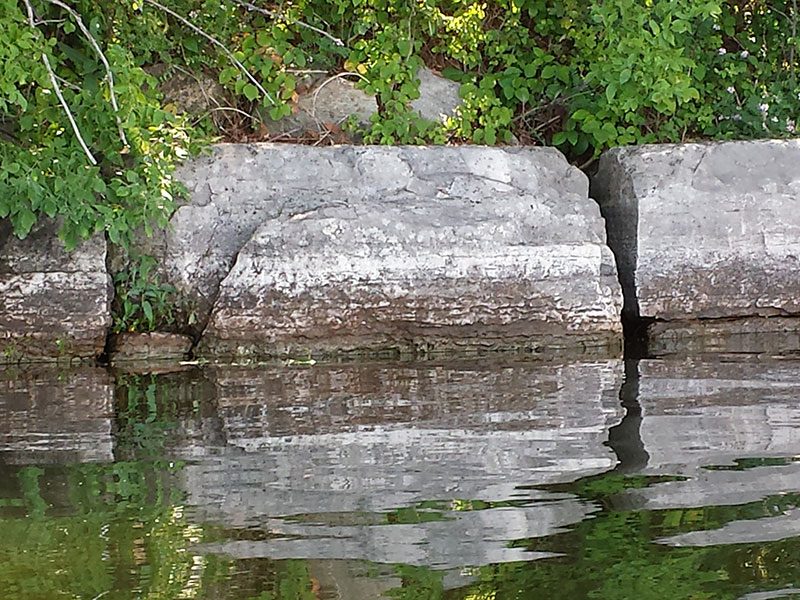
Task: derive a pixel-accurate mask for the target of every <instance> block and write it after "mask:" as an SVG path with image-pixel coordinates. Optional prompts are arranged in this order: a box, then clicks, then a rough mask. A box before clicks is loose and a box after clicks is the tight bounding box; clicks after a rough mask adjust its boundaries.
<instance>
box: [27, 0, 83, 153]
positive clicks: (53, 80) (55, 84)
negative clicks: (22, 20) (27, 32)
mask: <svg viewBox="0 0 800 600" xmlns="http://www.w3.org/2000/svg"><path fill="white" fill-rule="evenodd" d="M23 2H24V3H25V8H26V9H27V11H28V23H29V24H30V26H31V27H32V28H33V29H36V17H35V15H34V14H33V6H31V3H30V0H23ZM42 62H43V63H44V67H45V69H47V74H48V75H49V76H50V82H51V83H52V84H53V91H54V92H55V93H56V96H58V101H59V102H60V103H61V107H62V108H63V109H64V112H65V113H66V114H67V119H69V123H70V125H71V126H72V131H73V132H75V137H77V138H78V142H79V143H80V145H81V148H83V151H84V153H85V154H86V158H87V159H88V160H89V162H90V163H91V164H93V165H96V164H97V159H96V158H95V157H94V154H92V151H91V150H89V146H87V145H86V142H85V141H84V140H83V136H82V135H81V130H80V129H79V128H78V124H77V123H76V122H75V117H74V116H72V111H71V110H70V109H69V104H67V101H66V100H65V99H64V94H62V93H61V87H60V86H59V85H58V79H57V78H56V74H55V72H54V71H53V67H52V66H51V65H50V58H49V57H48V56H47V52H42Z"/></svg>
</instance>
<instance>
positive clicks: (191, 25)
mask: <svg viewBox="0 0 800 600" xmlns="http://www.w3.org/2000/svg"><path fill="white" fill-rule="evenodd" d="M26 1H27V0H26ZM144 1H145V2H147V3H148V4H152V5H153V6H155V7H156V8H158V9H159V10H162V11H164V12H165V13H167V14H168V15H171V16H173V17H174V18H176V19H178V21H180V22H181V23H183V24H184V25H186V27H188V28H189V29H191V30H192V31H194V32H195V33H197V34H198V35H202V36H203V37H204V38H206V39H207V40H208V41H209V42H211V43H212V44H214V45H215V46H217V47H218V48H219V49H220V50H222V51H223V52H224V53H225V56H227V57H228V60H230V61H231V62H232V63H233V64H234V65H236V67H237V68H238V69H239V70H240V71H241V72H242V73H244V74H245V76H246V77H247V78H248V79H249V80H250V82H251V83H252V84H253V85H254V86H256V89H257V90H258V91H259V92H261V93H262V94H263V95H264V97H265V98H267V99H268V100H269V101H270V102H272V104H276V102H275V100H274V99H273V98H272V96H271V95H270V94H269V92H268V91H267V90H265V89H264V86H262V85H261V83H259V81H258V80H257V79H256V78H255V77H253V75H252V74H251V73H250V71H248V70H247V67H245V66H244V65H243V64H242V63H241V62H239V61H238V60H237V59H236V57H235V56H234V55H233V52H231V51H230V50H228V48H227V47H226V46H225V44H223V43H222V42H220V41H219V40H218V39H217V38H215V37H213V36H211V35H209V34H208V33H206V32H205V31H203V30H202V29H200V28H199V27H198V26H197V25H195V24H194V23H192V22H191V21H189V20H188V19H186V17H183V16H181V15H179V14H178V13H176V12H175V11H174V10H172V9H171V8H168V7H166V6H164V5H163V4H160V3H159V2H156V0H144Z"/></svg>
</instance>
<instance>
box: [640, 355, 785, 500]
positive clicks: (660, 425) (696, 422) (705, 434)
mask: <svg viewBox="0 0 800 600" xmlns="http://www.w3.org/2000/svg"><path fill="white" fill-rule="evenodd" d="M639 369H640V373H641V377H640V384H639V402H640V404H641V406H642V409H643V412H644V418H643V420H642V423H641V429H640V430H641V438H642V440H643V442H644V447H645V449H646V451H647V453H648V454H649V455H650V459H649V462H648V465H647V467H646V468H645V469H644V471H643V472H644V473H646V474H663V475H672V474H675V475H684V476H686V477H688V480H686V481H672V482H665V483H660V484H657V485H653V486H651V487H649V488H646V489H642V490H635V491H634V490H631V491H629V492H627V493H626V495H627V496H628V497H629V499H630V501H631V502H633V503H634V504H636V505H637V506H640V507H643V508H646V509H666V508H677V507H692V506H697V507H700V506H709V505H733V504H742V503H746V502H752V501H756V500H759V499H761V498H764V497H765V496H767V495H770V494H775V493H780V492H786V491H796V490H799V489H800V465H797V464H792V465H787V466H779V467H776V466H763V467H758V468H753V469H747V470H739V471H734V470H723V471H719V470H708V469H705V468H703V467H706V466H711V465H731V464H733V462H734V461H735V460H736V459H742V458H764V457H784V456H794V455H796V454H797V453H798V448H800V405H798V404H797V398H798V396H800V364H798V363H790V362H774V363H770V362H766V361H757V362H729V363H702V362H694V361H689V360H682V361H665V360H659V361H650V360H645V361H641V362H640V363H639Z"/></svg>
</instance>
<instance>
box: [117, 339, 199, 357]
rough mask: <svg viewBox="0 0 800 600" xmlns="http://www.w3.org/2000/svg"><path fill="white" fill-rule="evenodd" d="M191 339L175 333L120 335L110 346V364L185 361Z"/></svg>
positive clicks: (190, 345)
mask: <svg viewBox="0 0 800 600" xmlns="http://www.w3.org/2000/svg"><path fill="white" fill-rule="evenodd" d="M191 348H192V338H190V337H189V336H186V335H180V334H177V333H159V332H153V333H122V334H119V335H115V336H113V337H112V339H111V344H110V354H111V356H110V360H111V362H112V363H119V362H125V361H155V362H158V361H172V362H177V361H181V360H184V359H186V358H187V357H188V356H189V351H190V350H191Z"/></svg>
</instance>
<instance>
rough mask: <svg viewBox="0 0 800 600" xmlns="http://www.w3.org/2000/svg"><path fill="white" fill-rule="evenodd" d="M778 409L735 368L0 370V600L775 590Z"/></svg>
mask: <svg viewBox="0 0 800 600" xmlns="http://www.w3.org/2000/svg"><path fill="white" fill-rule="evenodd" d="M798 392H800V362H792V361H775V362H769V361H757V360H750V361H746V362H745V361H737V362H697V361H689V360H684V361H667V360H659V361H654V360H653V361H650V360H648V361H638V362H634V361H629V362H627V363H623V362H622V361H601V362H591V363H588V362H584V363H574V364H549V363H524V362H488V361H487V362H459V363H442V364H436V363H422V364H408V363H398V364H387V363H381V364H367V365H344V366H343V365H334V366H314V367H236V368H233V367H228V368H213V367H207V368H205V369H201V370H187V371H182V372H175V373H165V374H145V375H142V374H125V373H112V372H109V371H106V370H103V369H81V370H73V371H59V370H54V369H50V368H40V369H5V370H0V590H3V596H2V597H4V598H14V599H17V598H18V599H21V600H28V599H39V598H41V599H57V598H80V599H83V598H86V599H88V600H98V599H99V598H104V599H107V600H110V599H133V598H148V599H162V598H163V599H173V598H198V599H208V600H211V599H215V600H216V599H223V598H224V599H228V598H230V599H237V600H238V599H244V600H250V599H258V600H267V599H270V600H279V599H280V600H295V599H300V600H304V599H308V600H314V599H337V600H366V599H373V598H402V599H409V600H411V599H429V600H438V599H445V598H446V599H459V600H467V599H470V600H474V599H492V600H505V599H528V598H570V599H573V598H602V599H606V598H612V599H613V598H620V599H622V598H625V599H628V598H643V599H647V598H749V599H757V598H779V597H780V598H783V597H792V596H793V595H794V593H795V592H796V591H797V592H800V444H799V443H798V442H800V433H799V432H800V428H798V425H800V403H798V398H800V396H799V395H798ZM795 588H798V589H797V590H796V589H795ZM798 597H800V596H798Z"/></svg>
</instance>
